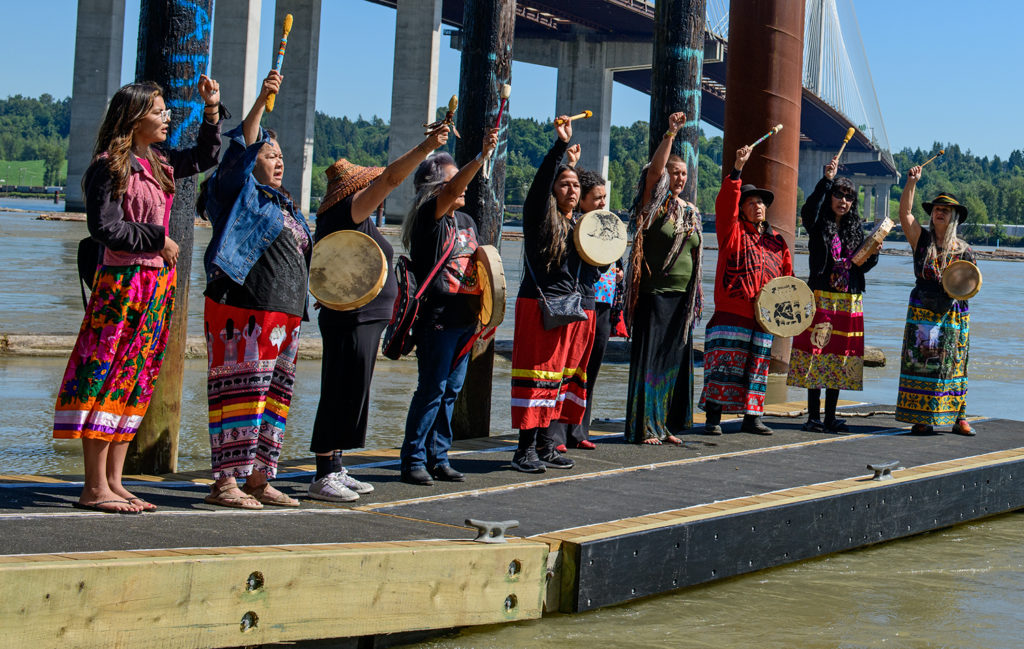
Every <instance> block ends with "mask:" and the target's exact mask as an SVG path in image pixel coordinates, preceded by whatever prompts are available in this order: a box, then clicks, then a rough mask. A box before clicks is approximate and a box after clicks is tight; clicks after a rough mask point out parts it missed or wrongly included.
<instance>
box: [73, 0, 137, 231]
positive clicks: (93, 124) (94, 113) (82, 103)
mask: <svg viewBox="0 0 1024 649" xmlns="http://www.w3.org/2000/svg"><path fill="white" fill-rule="evenodd" d="M123 44H124V0H78V22H77V24H76V28H75V76H74V81H73V82H72V91H71V120H70V121H71V124H70V127H71V132H70V134H69V136H68V182H67V203H66V206H65V209H66V210H67V211H69V212H81V211H84V210H85V200H84V197H83V196H82V175H83V174H85V170H86V169H87V168H88V167H89V162H90V161H91V160H92V149H93V146H95V144H96V132H97V131H98V130H99V128H100V122H101V121H102V120H103V113H104V112H105V111H106V110H107V101H109V100H110V98H111V97H112V96H113V94H114V92H116V91H117V89H118V88H120V87H121V48H122V46H123Z"/></svg>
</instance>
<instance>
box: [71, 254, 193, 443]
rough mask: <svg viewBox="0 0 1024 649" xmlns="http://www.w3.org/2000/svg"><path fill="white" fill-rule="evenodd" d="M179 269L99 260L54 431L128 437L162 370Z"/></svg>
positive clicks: (117, 439)
mask: <svg viewBox="0 0 1024 649" xmlns="http://www.w3.org/2000/svg"><path fill="white" fill-rule="evenodd" d="M174 290H175V270H174V268H149V267H146V266H101V267H100V269H99V271H98V272H97V274H96V281H95V283H94V284H93V289H92V296H91V297H90V298H89V304H88V306H87V307H86V310H85V318H84V319H83V320H82V327H81V329H79V331H78V340H77V341H76V342H75V348H74V350H73V351H72V352H71V358H70V359H69V360H68V366H67V369H66V370H64V378H63V379H62V380H61V384H60V391H59V393H58V394H57V405H56V408H55V411H54V415H53V436H54V437H55V438H57V439H78V438H81V437H84V438H88V439H101V440H105V441H107V442H128V441H131V440H132V438H134V437H135V431H136V430H138V428H139V424H140V423H142V417H143V416H144V415H145V414H146V409H147V408H148V407H149V401H150V399H152V397H153V382H154V381H156V377H157V375H158V374H160V366H161V364H162V363H163V360H164V350H165V349H166V347H167V337H168V335H169V333H170V322H171V313H172V312H173V311H174Z"/></svg>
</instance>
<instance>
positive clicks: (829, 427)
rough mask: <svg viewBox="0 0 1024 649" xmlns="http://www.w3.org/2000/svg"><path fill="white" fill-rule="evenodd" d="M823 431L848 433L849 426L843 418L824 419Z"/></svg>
mask: <svg viewBox="0 0 1024 649" xmlns="http://www.w3.org/2000/svg"><path fill="white" fill-rule="evenodd" d="M825 431H826V432H829V433H837V434H838V433H848V432H850V427H849V426H847V425H846V420H845V419H832V420H829V419H826V420H825Z"/></svg>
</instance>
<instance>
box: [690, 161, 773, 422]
mask: <svg viewBox="0 0 1024 649" xmlns="http://www.w3.org/2000/svg"><path fill="white" fill-rule="evenodd" d="M750 151H751V149H750V147H749V146H744V147H741V148H740V149H739V150H738V151H736V162H735V165H734V168H733V170H732V172H731V173H730V174H729V175H728V176H726V177H725V178H724V179H722V189H721V191H719V192H718V198H717V199H715V230H716V234H717V236H718V266H717V268H716V270H715V314H714V315H713V316H711V320H710V321H708V325H707V330H706V332H705V334H704V389H703V391H702V392H701V395H700V407H701V409H702V410H704V411H705V412H706V413H707V422H706V424H705V426H704V432H705V433H707V434H709V435H721V434H722V427H721V426H720V425H719V424H720V422H721V420H722V413H723V412H730V413H734V412H742V413H743V426H742V427H741V428H740V430H742V431H743V432H746V433H755V434H758V435H771V433H772V431H771V429H770V428H768V427H767V426H765V425H764V423H762V422H761V415H762V414H763V413H764V395H765V391H766V389H767V386H768V364H769V361H770V360H771V349H772V335H771V334H770V333H768V332H766V331H765V330H764V329H762V328H761V325H759V324H758V323H757V320H755V319H754V302H755V301H756V300H757V294H758V292H759V291H760V290H761V288H762V287H763V286H764V285H765V284H767V283H768V282H769V281H771V280H773V279H775V278H776V277H782V276H785V275H792V274H793V256H792V254H791V253H790V251H789V247H788V246H787V245H786V242H785V240H784V239H783V238H782V236H781V235H779V234H776V233H775V231H774V230H772V227H771V226H770V225H768V221H767V215H768V207H769V206H770V205H771V204H772V201H773V200H774V199H775V195H774V194H772V192H770V191H768V190H767V189H760V188H758V187H755V186H754V185H742V186H741V183H740V173H741V172H742V170H743V165H745V164H746V163H747V160H748V159H750Z"/></svg>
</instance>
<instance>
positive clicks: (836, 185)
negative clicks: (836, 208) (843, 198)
mask: <svg viewBox="0 0 1024 649" xmlns="http://www.w3.org/2000/svg"><path fill="white" fill-rule="evenodd" d="M837 189H843V190H845V191H848V192H850V193H851V194H853V203H852V204H851V205H850V211H849V212H847V213H846V214H844V215H843V218H842V219H840V220H839V227H838V233H839V240H840V241H841V242H842V244H843V249H844V250H846V251H847V252H848V253H849V254H853V251H855V250H857V248H859V247H860V245H861V244H862V243H864V229H863V227H862V226H861V221H860V209H859V204H860V198H859V197H858V193H859V192H858V191H857V186H856V185H854V184H853V181H852V180H850V179H849V178H846V177H845V176H840V177H838V178H836V179H835V181H834V182H833V183H832V191H833V192H834V191H836V190H837ZM821 209H822V211H824V212H825V215H826V216H827V217H828V218H825V219H822V221H823V222H824V226H825V234H826V236H827V241H831V240H832V237H833V236H834V235H835V234H836V232H837V229H836V215H835V212H833V211H832V195H831V194H829V196H828V199H826V200H825V201H824V205H822V207H821Z"/></svg>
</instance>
